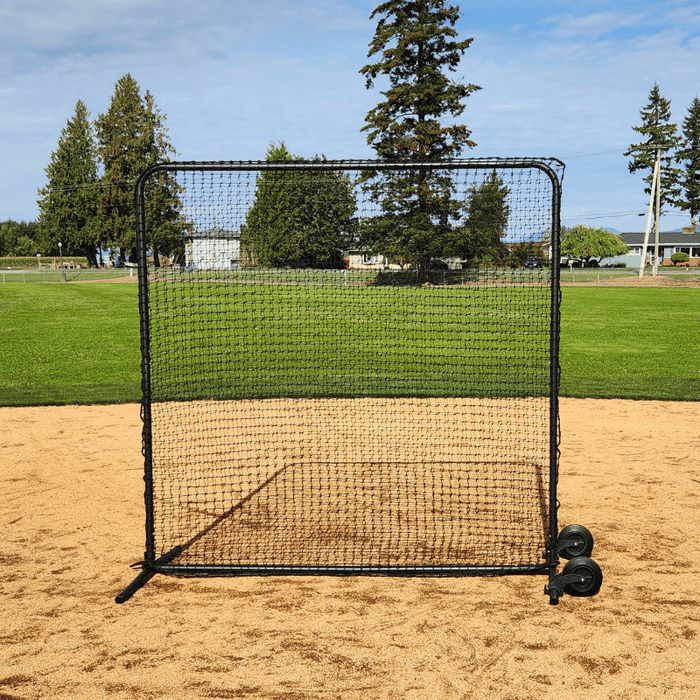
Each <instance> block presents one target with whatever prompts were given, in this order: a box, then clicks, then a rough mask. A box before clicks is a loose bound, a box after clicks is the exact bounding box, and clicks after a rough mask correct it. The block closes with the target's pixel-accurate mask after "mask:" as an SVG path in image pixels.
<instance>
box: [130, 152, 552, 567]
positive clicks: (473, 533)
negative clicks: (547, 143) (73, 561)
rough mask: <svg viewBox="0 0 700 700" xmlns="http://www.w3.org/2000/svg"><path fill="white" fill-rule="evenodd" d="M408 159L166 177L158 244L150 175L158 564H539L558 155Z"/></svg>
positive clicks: (149, 312) (222, 167)
mask: <svg viewBox="0 0 700 700" xmlns="http://www.w3.org/2000/svg"><path fill="white" fill-rule="evenodd" d="M411 167H412V168H413V169H410V168H407V167H404V168H403V169H401V167H400V166H395V167H394V168H393V169H391V168H388V166H386V165H379V164H377V163H371V162H368V163H361V164H358V163H352V162H348V163H340V162H333V163H327V162H323V163H311V164H301V163H295V164H289V163H288V164H283V165H277V166H275V165H274V164H200V165H194V164H182V165H181V166H178V165H177V164H170V165H168V166H167V168H166V169H164V170H161V171H157V174H158V176H159V177H160V178H161V180H163V179H168V180H169V186H170V187H171V188H172V190H173V191H175V192H177V197H178V200H179V202H180V205H181V208H180V211H179V214H180V216H181V217H182V221H181V223H182V226H181V234H179V235H177V236H173V235H172V234H169V235H168V236H165V235H163V236H162V237H161V238H160V239H159V238H158V235H157V233H158V230H159V228H158V226H159V223H158V220H157V213H153V212H150V213H149V210H148V187H147V186H146V188H145V191H146V198H145V200H141V207H142V210H141V212H140V216H141V220H142V221H143V222H144V224H145V226H144V228H143V229H142V230H141V232H140V233H141V237H142V241H141V250H142V252H145V253H146V254H147V256H148V263H147V265H143V264H142V266H141V271H140V272H141V293H142V304H141V308H142V331H143V339H144V342H143V345H144V357H145V363H144V364H145V382H144V416H145V420H146V429H145V431H144V441H145V445H144V447H145V454H146V462H147V464H146V476H147V482H148V485H149V489H148V493H149V497H148V499H147V507H148V508H149V510H150V513H151V515H152V517H151V518H149V525H148V527H149V530H150V532H149V533H148V544H149V552H148V556H149V557H151V560H153V559H155V558H157V557H160V556H161V555H163V554H165V553H166V552H170V551H171V550H173V548H175V547H181V552H180V554H179V555H178V556H176V557H174V558H173V559H172V561H171V562H170V563H169V565H168V566H169V570H170V571H172V572H174V573H183V574H188V573H189V574H197V573H207V572H209V573H212V572H213V573H218V574H227V573H246V572H252V571H255V572H264V571H265V570H266V569H269V570H270V571H272V570H274V571H275V572H277V573H279V572H280V571H279V570H278V569H276V568H275V567H289V568H290V572H293V571H294V568H295V567H297V568H299V567H311V568H313V567H321V568H322V567H388V568H391V567H395V568H397V570H398V569H401V568H402V567H403V568H405V569H406V570H409V569H410V567H419V569H420V568H421V567H424V568H425V570H426V571H427V570H429V568H430V567H437V568H439V567H448V568H449V567H460V566H461V567H506V568H507V567H519V566H531V565H532V566H540V565H543V563H544V561H545V560H544V559H543V552H544V551H545V550H546V549H547V547H548V541H547V537H548V533H549V515H550V510H551V508H550V498H551V494H550V479H551V475H552V474H554V473H555V470H556V464H553V463H552V461H553V459H554V458H553V457H552V455H553V454H556V444H554V445H553V443H554V442H555V441H556V425H555V426H553V425H552V422H553V421H556V418H553V415H554V416H556V407H555V404H553V402H555V401H556V386H553V383H554V384H556V378H557V376H558V375H557V369H558V368H557V366H556V363H557V342H558V341H557V338H556V334H557V333H558V319H557V318H556V316H557V313H558V272H557V267H558V260H555V264H551V259H552V256H554V255H556V256H557V257H558V255H557V251H558V242H557V241H556V240H554V239H555V238H556V236H557V235H558V206H559V201H558V197H559V187H558V184H559V178H560V175H561V171H560V169H559V167H560V164H559V163H558V161H547V162H541V161H540V162H537V163H518V162H515V161H507V160H490V161H473V162H458V163H455V164H453V165H451V166H450V167H447V166H444V167H441V168H434V167H425V168H423V169H421V168H417V167H415V166H411ZM553 229H554V230H555V232H556V233H555V236H552V230H553ZM144 233H145V236H146V238H145V239H143V234H144ZM552 246H554V248H552ZM154 247H155V248H156V253H157V254H155V255H154V250H153V249H154ZM552 406H554V407H555V410H554V412H553V411H552Z"/></svg>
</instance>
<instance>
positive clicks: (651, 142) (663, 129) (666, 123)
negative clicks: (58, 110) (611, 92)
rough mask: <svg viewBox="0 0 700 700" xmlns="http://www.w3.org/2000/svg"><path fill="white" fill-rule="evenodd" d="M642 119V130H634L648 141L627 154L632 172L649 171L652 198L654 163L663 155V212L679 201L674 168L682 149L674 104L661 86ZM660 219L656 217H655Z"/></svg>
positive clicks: (655, 89) (653, 92)
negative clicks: (676, 154)
mask: <svg viewBox="0 0 700 700" xmlns="http://www.w3.org/2000/svg"><path fill="white" fill-rule="evenodd" d="M639 114H640V116H641V118H642V124H641V126H633V127H632V129H633V130H634V131H636V132H637V133H639V134H641V135H642V136H643V137H644V140H643V141H642V142H641V143H636V144H631V145H630V147H629V149H627V151H625V155H626V156H631V157H632V160H631V161H630V162H629V164H628V166H629V171H630V172H631V173H636V172H637V171H639V170H641V171H648V174H647V175H645V177H644V181H645V182H646V183H647V186H646V187H645V188H644V192H646V194H647V195H650V194H651V183H652V178H653V173H654V161H655V159H656V152H657V150H659V151H661V197H660V199H661V210H662V211H663V208H664V205H665V204H670V203H673V202H675V201H676V200H677V198H678V178H679V175H680V171H679V170H678V168H674V167H673V166H672V165H671V164H672V162H673V157H674V150H675V148H676V147H677V146H678V141H679V139H678V135H677V133H676V128H677V127H676V124H674V123H672V122H671V121H670V119H671V101H670V100H667V99H666V98H665V97H663V96H662V95H661V92H660V90H659V85H658V83H654V87H653V88H652V89H651V91H650V92H649V103H648V104H647V105H646V107H644V109H642V110H640V112H639ZM654 215H655V216H656V214H654Z"/></svg>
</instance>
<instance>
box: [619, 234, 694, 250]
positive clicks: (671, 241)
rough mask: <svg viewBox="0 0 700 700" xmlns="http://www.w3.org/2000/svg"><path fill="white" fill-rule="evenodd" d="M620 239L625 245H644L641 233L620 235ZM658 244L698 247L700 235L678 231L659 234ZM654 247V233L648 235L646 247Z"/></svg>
mask: <svg viewBox="0 0 700 700" xmlns="http://www.w3.org/2000/svg"><path fill="white" fill-rule="evenodd" d="M618 235H619V236H620V238H621V239H622V240H623V241H624V242H625V243H627V245H644V234H643V233H620V234H618ZM659 243H660V244H661V245H674V246H689V245H693V246H694V245H700V233H681V232H679V231H670V232H664V231H661V232H659ZM648 244H651V245H654V232H653V231H651V232H650V233H649V240H648V241H647V245H648Z"/></svg>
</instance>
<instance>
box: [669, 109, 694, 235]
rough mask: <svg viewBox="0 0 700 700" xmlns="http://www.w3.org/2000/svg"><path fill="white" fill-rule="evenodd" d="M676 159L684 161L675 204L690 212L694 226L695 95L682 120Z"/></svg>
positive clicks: (680, 161)
mask: <svg viewBox="0 0 700 700" xmlns="http://www.w3.org/2000/svg"><path fill="white" fill-rule="evenodd" d="M676 161H677V162H678V163H679V164H683V163H685V169H684V170H681V175H680V178H679V186H680V196H679V197H678V198H677V200H676V201H675V205H676V206H677V207H678V208H679V209H682V210H684V211H687V212H689V213H690V224H691V226H695V224H696V218H697V216H698V214H700V99H698V98H697V97H695V98H694V99H693V101H692V102H691V104H690V107H688V114H687V115H686V118H685V119H684V120H683V139H682V141H681V144H680V148H679V149H678V151H677V152H676Z"/></svg>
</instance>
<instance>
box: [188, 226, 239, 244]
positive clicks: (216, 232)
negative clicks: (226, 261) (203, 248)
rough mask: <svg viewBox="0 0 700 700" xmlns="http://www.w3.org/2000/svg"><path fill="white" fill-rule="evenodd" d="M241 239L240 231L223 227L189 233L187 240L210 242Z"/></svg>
mask: <svg viewBox="0 0 700 700" xmlns="http://www.w3.org/2000/svg"><path fill="white" fill-rule="evenodd" d="M240 237H241V232H240V231H231V230H230V229H227V228H222V227H221V226H212V227H211V228H207V229H204V230H203V231H197V230H196V229H195V230H194V231H189V232H188V235H187V238H192V239H194V238H200V239H208V240H227V241H228V240H238V239H239V238H240Z"/></svg>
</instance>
